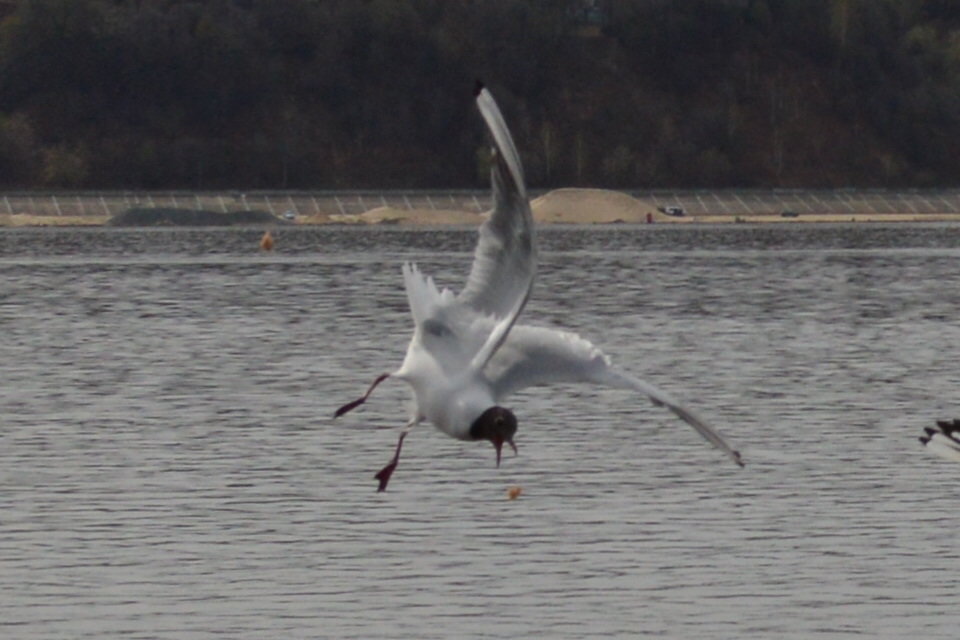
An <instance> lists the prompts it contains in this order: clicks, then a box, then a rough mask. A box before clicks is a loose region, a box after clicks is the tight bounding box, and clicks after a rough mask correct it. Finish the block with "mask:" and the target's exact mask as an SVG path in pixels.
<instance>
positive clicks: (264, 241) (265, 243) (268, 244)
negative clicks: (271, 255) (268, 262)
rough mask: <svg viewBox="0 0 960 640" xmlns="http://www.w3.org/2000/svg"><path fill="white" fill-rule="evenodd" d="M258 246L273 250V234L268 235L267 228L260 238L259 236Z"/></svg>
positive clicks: (265, 249)
mask: <svg viewBox="0 0 960 640" xmlns="http://www.w3.org/2000/svg"><path fill="white" fill-rule="evenodd" d="M260 248H261V249H263V250H264V251H272V250H273V236H272V235H270V231H269V230H268V231H267V232H266V233H265V234H263V237H262V238H260Z"/></svg>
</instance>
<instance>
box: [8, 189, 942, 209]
mask: <svg viewBox="0 0 960 640" xmlns="http://www.w3.org/2000/svg"><path fill="white" fill-rule="evenodd" d="M623 191H624V192H625V193H629V194H630V195H632V196H634V197H636V198H639V199H641V200H646V201H647V202H650V203H651V204H653V205H654V206H656V207H668V206H671V207H682V208H683V209H684V210H685V211H686V213H687V214H688V215H691V216H701V215H731V216H750V215H771V214H783V213H784V212H788V213H796V214H799V215H803V214H845V213H850V214H887V213H889V214H936V213H952V214H958V213H960V189H916V190H903V191H895V190H885V189H809V190H808V189H740V190H733V189H731V190H726V189H720V190H693V189H684V190H664V189H656V190H629V189H627V190H623ZM541 193H543V191H540V192H537V191H534V192H533V194H532V195H533V196H537V195H540V194H541ZM384 206H389V207H393V208H396V209H437V210H441V209H454V210H462V211H477V212H480V211H485V210H487V209H489V208H490V192H489V191H487V190H476V191H473V190H410V191H399V190H387V191H377V190H355V191H347V190H345V191H69V192H68V191H47V192H40V191H33V192H25V191H8V192H0V214H31V215H48V216H113V215H116V214H118V213H121V212H123V211H126V210H127V209H130V208H132V207H177V208H188V209H207V210H212V211H224V212H226V211H237V210H243V209H260V210H264V211H269V212H271V213H273V214H275V215H282V214H283V213H284V212H287V211H292V212H293V213H294V214H296V215H297V216H310V215H315V214H328V215H329V214H359V213H363V212H365V211H369V210H370V209H374V208H376V207H384Z"/></svg>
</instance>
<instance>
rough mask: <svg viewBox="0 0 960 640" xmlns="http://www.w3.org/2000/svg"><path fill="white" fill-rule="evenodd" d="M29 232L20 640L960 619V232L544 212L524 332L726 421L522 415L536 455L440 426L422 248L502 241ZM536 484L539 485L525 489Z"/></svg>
mask: <svg viewBox="0 0 960 640" xmlns="http://www.w3.org/2000/svg"><path fill="white" fill-rule="evenodd" d="M261 234H262V230H259V229H5V230H0V336H2V340H0V482H2V491H0V636H2V637H4V638H17V639H28V640H32V639H40V638H43V639H49V638H96V639H98V640H100V639H104V638H123V639H132V638H164V639H191V638H217V637H222V638H231V639H235V638H250V639H255V638H256V639H262V638H356V639H368V638H421V639H422V638H452V637H477V638H503V639H507V638H510V639H514V638H525V637H539V638H570V639H573V638H588V637H589V638H635V637H641V636H657V637H666V638H694V637H695V638H700V639H702V640H705V639H721V638H797V639H799V638H810V637H814V636H829V637H843V636H862V637H869V638H903V637H911V636H912V637H917V638H924V639H933V638H944V639H946V638H951V639H952V638H955V637H956V634H957V628H958V626H960V610H958V608H957V605H956V597H957V591H958V589H957V583H958V579H957V575H958V574H957V569H958V567H960V563H958V558H960V547H958V546H957V543H956V539H957V538H956V534H957V532H958V531H960V509H957V505H956V503H955V502H954V498H953V496H954V494H956V493H957V486H958V482H960V466H958V465H955V464H953V465H952V464H950V463H948V462H944V461H941V460H939V459H937V458H933V457H931V456H929V455H928V454H927V453H926V452H925V451H924V450H923V448H922V447H921V446H920V443H919V442H917V439H916V438H917V436H918V435H919V434H920V433H921V431H922V428H923V427H924V426H927V425H931V424H932V423H933V421H934V420H935V419H936V418H946V417H960V390H958V387H957V383H958V379H960V376H958V373H957V371H958V362H960V319H958V309H960V226H954V225H940V224H933V225H860V226H854V225H822V226H820V225H782V226H781V225H776V226H750V225H727V226H697V225H693V226H679V225H678V226H666V225H664V226H656V225H650V226H606V227H550V228H544V229H541V230H540V243H541V263H540V264H541V266H540V272H539V275H538V280H537V284H536V286H535V289H534V293H533V297H532V298H531V300H530V303H529V304H528V306H527V310H526V311H525V313H524V316H523V321H525V322H529V323H532V324H539V325H545V326H562V327H566V328H568V329H571V330H574V331H577V332H579V333H580V334H581V335H583V336H584V337H587V338H589V339H591V340H592V341H594V342H595V343H596V344H598V345H599V346H601V347H603V348H604V349H605V351H606V352H607V353H609V354H610V355H611V356H612V357H613V358H614V360H615V361H616V362H617V363H618V364H619V365H621V366H622V367H623V368H624V369H627V370H628V371H630V372H632V373H634V374H636V375H638V376H639V377H642V378H643V379H645V380H647V381H649V382H652V383H654V384H656V385H658V386H660V387H662V388H663V389H665V390H668V391H670V392H672V393H673V394H674V395H675V396H677V397H679V398H682V399H684V400H685V401H686V403H687V404H688V405H689V406H690V407H692V408H694V409H696V410H698V411H699V412H700V413H701V414H702V415H703V416H705V417H707V418H708V419H709V420H710V421H712V422H713V423H714V425H716V427H717V428H718V430H719V431H720V432H721V433H722V434H723V435H724V436H725V437H726V438H727V439H728V440H729V441H730V442H731V444H733V445H734V446H735V447H737V448H739V449H740V451H741V452H742V454H743V457H744V460H745V462H746V465H747V466H746V468H744V469H739V468H737V467H736V466H735V465H734V464H732V463H731V462H730V461H729V460H728V459H726V458H725V457H724V456H723V455H722V454H720V453H719V452H718V451H716V450H714V449H711V448H710V447H709V446H708V445H707V444H706V443H705V442H704V441H703V440H701V438H700V437H699V436H698V435H697V434H696V433H695V432H694V431H693V430H692V429H690V428H689V427H688V426H687V425H685V424H683V423H682V422H680V421H679V420H678V419H676V418H675V417H674V416H673V415H672V414H670V413H668V412H666V411H665V410H663V409H660V408H657V407H654V406H652V405H651V404H650V403H649V402H648V401H646V399H645V398H643V397H638V396H636V395H635V394H632V393H629V392H625V391H620V390H608V389H599V388H593V387H585V386H584V387H579V386H558V387H553V388H542V389H535V390H528V391H526V392H524V393H522V394H518V395H517V396H515V397H514V398H512V399H511V400H512V402H511V403H509V405H508V406H510V407H511V408H512V409H513V410H514V411H515V413H516V414H517V417H518V419H519V422H520V430H519V432H518V434H517V438H516V442H517V445H518V447H519V455H517V456H513V455H512V454H507V455H506V456H505V458H504V462H503V465H502V466H501V468H499V469H497V468H496V467H495V464H494V453H493V449H492V447H490V445H489V443H463V442H458V441H455V440H452V439H450V438H448V437H447V436H445V435H443V434H441V433H440V432H439V431H437V430H436V429H434V428H433V427H432V426H430V425H426V424H425V425H422V426H420V427H418V428H417V429H416V430H414V431H413V432H412V433H411V435H410V437H409V438H407V441H406V444H405V446H404V456H403V458H402V459H401V462H400V466H399V467H398V469H397V471H396V473H395V474H394V476H393V479H392V481H391V484H390V487H389V489H388V491H387V492H385V493H382V494H378V493H377V492H376V486H377V485H376V481H375V480H374V479H373V475H374V473H376V472H377V471H378V470H379V469H380V468H381V467H382V466H383V465H384V464H386V462H387V461H388V460H389V458H390V456H391V455H392V453H393V449H394V446H395V444H396V437H397V432H398V430H399V427H400V426H402V424H403V422H404V420H405V417H406V403H407V398H408V392H407V390H406V388H404V387H403V386H402V385H401V384H400V383H396V382H391V381H388V382H386V383H384V384H383V385H381V387H380V388H379V389H378V390H377V391H376V392H375V394H374V395H373V396H371V398H370V400H369V401H368V402H367V404H366V405H364V406H363V407H361V408H360V409H358V410H356V411H354V412H353V413H351V414H349V415H347V416H344V417H342V418H340V419H338V420H336V421H334V420H333V419H332V417H331V416H332V414H333V411H334V410H335V409H336V408H337V407H338V406H340V405H341V404H343V403H345V402H347V401H349V400H352V399H353V398H355V397H357V396H358V395H360V394H362V392H363V391H364V390H365V389H366V387H367V385H368V384H369V382H370V381H371V380H372V379H373V377H374V376H375V375H377V374H379V373H381V372H383V371H389V370H391V369H393V368H395V367H396V366H398V365H399V363H400V361H401V359H402V357H403V353H404V351H405V349H406V343H407V341H408V340H409V335H410V330H411V320H410V317H409V312H408V311H407V306H406V298H405V294H404V291H403V286H402V279H401V276H400V265H401V263H402V262H403V261H405V260H412V261H416V262H417V263H418V264H419V265H420V266H421V268H422V269H423V270H424V271H425V272H427V273H431V274H434V275H435V276H436V278H437V280H438V282H439V283H441V284H444V285H447V286H451V287H454V288H456V289H459V288H460V287H461V286H462V283H463V281H464V279H465V275H466V272H467V269H468V266H469V262H470V259H471V256H472V251H473V243H474V237H475V231H474V230H472V229H439V228H438V229H409V228H398V227H394V228H342V227H340V228H338V227H315V228H303V227H299V228H292V227H291V228H286V227H284V228H279V229H276V230H274V238H275V240H276V249H275V250H274V251H273V252H271V253H264V252H261V251H259V250H258V241H259V238H260V235H261ZM512 486H519V487H522V489H523V494H522V495H521V496H520V497H519V498H518V499H516V500H509V499H508V498H507V490H508V488H510V487H512Z"/></svg>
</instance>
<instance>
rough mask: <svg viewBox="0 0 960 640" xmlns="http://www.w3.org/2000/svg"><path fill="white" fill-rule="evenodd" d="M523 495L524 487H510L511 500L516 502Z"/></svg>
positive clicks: (508, 495) (509, 496) (508, 494)
mask: <svg viewBox="0 0 960 640" xmlns="http://www.w3.org/2000/svg"><path fill="white" fill-rule="evenodd" d="M522 493H523V488H522V487H510V488H509V489H507V497H508V498H510V499H511V500H516V499H517V498H519V497H520V494H522Z"/></svg>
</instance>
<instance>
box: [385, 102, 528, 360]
mask: <svg viewBox="0 0 960 640" xmlns="http://www.w3.org/2000/svg"><path fill="white" fill-rule="evenodd" d="M476 99H477V107H478V109H479V110H480V114H481V115H482V116H483V120H484V122H485V123H486V125H487V130H488V132H489V134H490V138H491V140H492V141H493V150H494V159H495V162H494V166H493V169H492V172H491V173H492V181H493V195H494V202H495V205H494V208H493V211H492V212H491V213H490V216H489V217H488V218H487V220H486V221H485V222H484V223H483V224H482V225H481V226H480V238H479V240H478V242H477V248H476V251H475V254H474V260H473V267H472V268H471V271H470V276H469V278H468V279H467V284H466V287H465V288H464V290H463V291H462V292H461V293H460V295H459V296H454V295H453V294H452V293H450V291H449V290H447V289H443V290H439V289H438V288H437V287H436V285H435V284H434V282H433V280H432V279H431V278H429V277H427V276H424V275H423V274H421V273H420V271H419V270H418V269H417V268H416V266H415V265H410V264H408V265H405V266H404V268H403V278H404V284H405V286H406V290H407V298H408V300H409V302H410V311H411V313H412V314H413V319H414V323H415V324H416V327H417V329H416V332H415V333H414V339H413V341H412V342H411V347H410V350H411V351H408V363H409V364H410V367H408V366H406V365H405V366H404V367H403V368H402V369H401V370H402V371H408V370H409V369H410V368H411V367H412V366H413V363H414V362H416V361H417V359H416V358H413V357H412V356H411V355H410V354H411V353H413V352H420V351H421V350H423V351H426V352H427V353H429V354H430V355H431V356H432V357H433V360H434V361H435V362H436V363H437V364H438V365H439V366H440V367H441V368H442V369H443V370H444V371H445V372H446V373H447V374H450V373H454V372H460V371H463V370H470V371H474V372H479V371H482V370H483V368H484V367H485V366H486V364H487V362H489V360H490V358H491V356H493V354H494V353H496V351H497V349H498V348H499V347H500V346H501V345H502V344H503V341H504V340H505V339H506V338H507V335H508V334H509V333H510V328H511V327H512V326H513V324H514V322H516V320H517V316H519V315H520V312H521V311H522V310H523V307H524V305H525V304H526V303H527V299H528V298H529V297H530V290H531V288H532V286H533V277H534V273H535V271H536V245H535V241H534V233H533V216H532V215H531V213H530V204H529V202H528V201H527V191H526V187H525V185H524V182H523V169H522V167H521V166H520V156H519V155H518V154H517V149H516V147H515V146H514V144H513V139H512V138H511V137H510V131H509V130H508V129H507V125H506V124H505V123H504V121H503V116H502V115H501V114H500V110H499V109H498V108H497V103H496V102H494V100H493V97H492V96H491V95H490V92H488V91H487V90H486V89H484V88H483V87H482V86H478V88H477V92H476Z"/></svg>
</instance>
